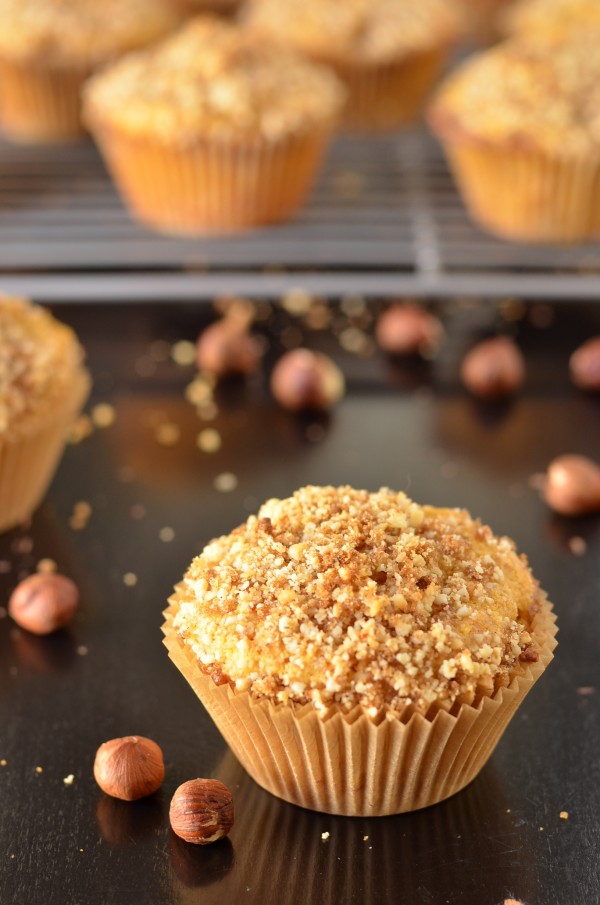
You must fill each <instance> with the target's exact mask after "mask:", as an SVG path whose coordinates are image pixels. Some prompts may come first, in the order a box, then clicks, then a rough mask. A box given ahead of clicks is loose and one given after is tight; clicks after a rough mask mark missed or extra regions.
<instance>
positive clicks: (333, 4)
mask: <svg viewBox="0 0 600 905" xmlns="http://www.w3.org/2000/svg"><path fill="white" fill-rule="evenodd" d="M247 18H248V22H249V24H250V26H251V27H252V28H254V29H255V30H256V31H257V32H258V33H259V34H260V35H262V36H263V37H265V38H267V39H268V40H272V41H276V42H278V43H281V44H284V45H287V46H292V47H295V48H297V49H298V50H300V51H302V52H303V53H305V54H307V55H308V56H310V57H312V58H313V59H314V60H316V61H318V62H322V63H326V64H327V65H328V66H331V67H332V68H333V69H334V70H335V72H336V73H337V75H338V76H339V77H340V78H341V80H342V81H343V82H344V83H345V85H346V88H347V91H348V100H347V103H346V108H345V111H344V121H343V123H344V126H346V127H347V128H349V129H352V130H358V131H370V130H389V129H395V128H398V127H399V126H403V125H406V124H407V123H410V122H412V121H413V120H414V119H415V118H416V117H417V116H418V115H419V113H420V112H421V109H422V106H423V101H424V99H425V96H426V95H427V93H428V91H429V89H430V88H431V85H432V84H433V82H434V80H435V78H436V76H437V74H438V72H439V70H440V69H441V67H442V65H443V63H444V60H445V59H446V56H447V54H448V50H449V48H450V47H451V46H452V44H453V42H454V40H455V39H456V37H457V34H458V31H459V21H460V18H459V16H458V14H457V8H456V6H453V5H452V4H450V3H448V2H447V0H419V3H413V2H411V0H345V2H344V3H339V2H338V0H286V2H285V3H282V2H281V0H253V2H252V3H251V4H250V6H249V10H248V14H247Z"/></svg>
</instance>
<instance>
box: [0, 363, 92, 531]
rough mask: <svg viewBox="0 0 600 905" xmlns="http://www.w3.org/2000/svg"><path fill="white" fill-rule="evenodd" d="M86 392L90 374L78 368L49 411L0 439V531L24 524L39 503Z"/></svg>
mask: <svg viewBox="0 0 600 905" xmlns="http://www.w3.org/2000/svg"><path fill="white" fill-rule="evenodd" d="M89 389H90V378H89V375H88V373H87V371H85V370H83V369H81V370H80V371H78V372H76V373H75V375H74V376H73V379H72V382H71V384H70V386H69V387H68V389H67V390H66V391H65V393H64V395H63V396H62V397H61V399H60V400H59V401H55V402H53V403H52V406H51V411H48V409H45V410H44V412H41V413H40V414H39V415H38V416H37V417H34V416H32V417H31V418H30V419H28V421H27V423H26V426H25V428H24V429H23V430H22V431H20V432H18V433H16V432H15V433H14V434H13V435H8V434H7V435H5V436H0V531H7V530H8V529H9V528H14V527H15V526H16V525H19V524H21V523H22V522H24V521H26V520H27V519H28V518H29V517H30V516H31V515H32V513H33V512H34V511H35V509H36V508H37V506H38V505H39V503H40V502H41V500H42V498H43V496H44V494H45V493H46V490H47V489H48V486H49V485H50V482H51V480H52V478H53V477H54V472H55V471H56V468H57V467H58V463H59V461H60V458H61V456H62V453H63V450H64V448H65V444H66V442H67V432H68V429H69V427H70V425H71V423H72V421H73V419H74V418H75V416H76V415H77V414H78V412H79V411H80V409H81V407H82V406H83V404H84V403H85V401H86V399H87V396H88V393H89Z"/></svg>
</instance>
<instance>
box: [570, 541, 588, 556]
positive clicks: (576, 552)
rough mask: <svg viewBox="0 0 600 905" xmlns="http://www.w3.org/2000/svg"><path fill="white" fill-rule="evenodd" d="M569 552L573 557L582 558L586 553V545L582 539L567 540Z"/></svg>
mask: <svg viewBox="0 0 600 905" xmlns="http://www.w3.org/2000/svg"><path fill="white" fill-rule="evenodd" d="M569 550H570V551H571V553H572V554H573V556H583V555H584V554H585V553H587V543H586V541H585V540H584V539H583V537H571V538H570V539H569Z"/></svg>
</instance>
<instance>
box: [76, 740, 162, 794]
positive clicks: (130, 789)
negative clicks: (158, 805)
mask: <svg viewBox="0 0 600 905" xmlns="http://www.w3.org/2000/svg"><path fill="white" fill-rule="evenodd" d="M164 778H165V765H164V763H163V756H162V751H161V749H160V748H159V746H158V745H157V744H156V742H153V741H152V739H149V738H144V736H142V735H126V736H124V738H113V739H111V740H110V741H109V742H104V744H103V745H100V747H99V748H98V750H97V752H96V759H95V760H94V779H95V780H96V782H97V783H98V785H99V786H100V788H101V789H102V791H103V792H106V794H107V795H112V796H113V798H122V799H123V801H136V800H137V799H138V798H145V797H146V795H152V793H153V792H156V790H157V789H158V788H159V787H160V786H161V784H162V781H163V779H164Z"/></svg>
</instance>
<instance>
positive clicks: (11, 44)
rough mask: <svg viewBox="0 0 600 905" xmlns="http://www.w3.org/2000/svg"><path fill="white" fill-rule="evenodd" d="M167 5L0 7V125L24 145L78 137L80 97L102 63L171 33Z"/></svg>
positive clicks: (47, 0)
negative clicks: (32, 142)
mask: <svg viewBox="0 0 600 905" xmlns="http://www.w3.org/2000/svg"><path fill="white" fill-rule="evenodd" d="M179 18H180V17H179V14H178V13H177V12H176V11H175V10H174V9H173V7H172V5H171V4H170V3H169V0H102V2H101V3H98V2H97V0H71V2H65V0H0V119H1V122H2V126H3V128H4V130H5V132H6V133H7V134H8V135H9V136H10V137H12V138H15V139H18V140H23V141H58V140H66V139H72V138H76V137H78V136H80V135H81V133H82V131H83V130H82V126H81V117H80V91H81V86H82V85H83V82H84V80H85V79H86V78H87V77H88V76H89V75H90V73H91V72H92V71H93V70H94V69H97V68H98V67H99V66H101V65H102V64H104V63H106V62H107V61H108V60H111V59H113V58H114V57H116V56H119V55H120V54H122V53H124V52H126V51H128V50H132V49H134V48H136V47H143V46H145V45H147V44H150V43H151V42H153V41H156V40H157V39H158V38H160V37H162V36H163V35H164V34H166V33H167V32H168V31H171V30H172V29H173V28H174V27H175V26H176V25H177V23H178V21H179Z"/></svg>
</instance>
